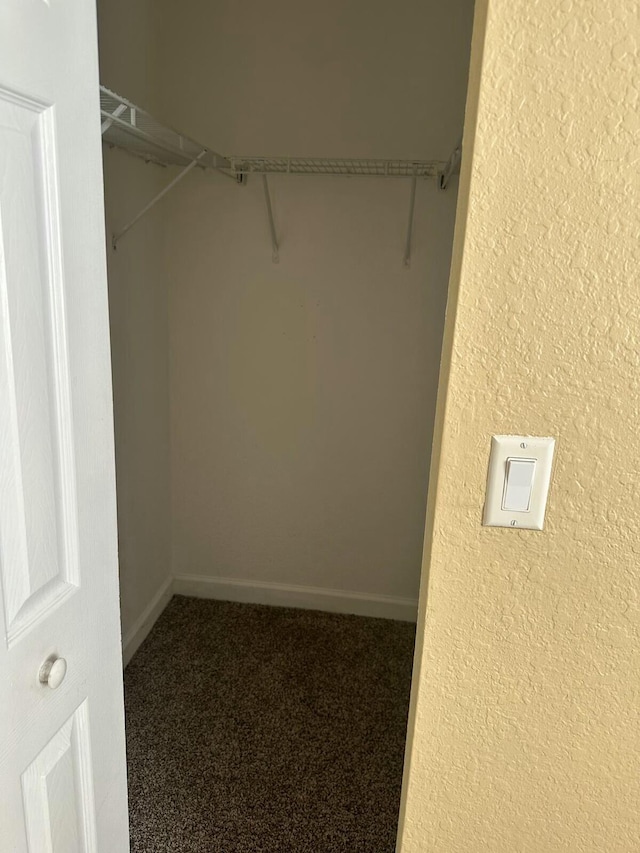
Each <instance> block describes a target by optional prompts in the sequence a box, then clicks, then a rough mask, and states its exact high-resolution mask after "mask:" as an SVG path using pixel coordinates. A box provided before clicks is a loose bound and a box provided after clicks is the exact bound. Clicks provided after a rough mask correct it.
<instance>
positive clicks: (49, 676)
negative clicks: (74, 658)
mask: <svg viewBox="0 0 640 853" xmlns="http://www.w3.org/2000/svg"><path fill="white" fill-rule="evenodd" d="M66 674H67V662H66V660H65V659H64V658H56V657H50V658H47V660H46V661H45V662H44V663H43V664H42V666H41V667H40V672H39V673H38V679H39V681H40V684H46V685H47V686H48V687H50V688H51V689H52V690H55V689H56V687H60V685H61V684H62V682H63V681H64V677H65V675H66Z"/></svg>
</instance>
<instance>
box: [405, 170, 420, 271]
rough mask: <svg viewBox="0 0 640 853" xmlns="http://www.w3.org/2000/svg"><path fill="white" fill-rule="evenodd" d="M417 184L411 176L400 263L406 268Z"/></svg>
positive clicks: (408, 263)
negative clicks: (405, 237)
mask: <svg viewBox="0 0 640 853" xmlns="http://www.w3.org/2000/svg"><path fill="white" fill-rule="evenodd" d="M417 183H418V178H417V175H416V174H415V171H414V174H413V177H412V178H411V193H410V195H409V221H408V222H407V242H406V243H405V247H404V257H403V259H402V263H403V264H404V265H405V267H407V269H408V268H409V267H410V266H411V237H412V235H413V211H414V210H415V206H416V186H417Z"/></svg>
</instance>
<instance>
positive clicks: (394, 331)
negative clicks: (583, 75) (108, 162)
mask: <svg viewBox="0 0 640 853" xmlns="http://www.w3.org/2000/svg"><path fill="white" fill-rule="evenodd" d="M472 6H473V4H472V2H471V0H452V1H451V2H450V3H448V4H447V8H446V9H445V7H444V6H443V4H438V3H426V4H425V3H422V2H418V0H402V2H400V3H399V4H396V5H395V6H393V7H392V6H391V5H390V4H388V3H387V4H385V3H382V2H375V3H374V4H373V5H372V4H371V3H369V2H364V0H354V2H350V3H346V4H345V3H344V2H343V0H327V2H326V3H323V4H321V5H319V4H317V3H303V4H300V3H298V2H293V0H275V2H274V3H271V4H268V5H265V4H264V3H261V2H257V0H240V2H229V1H228V0H223V2H221V3H220V4H216V5H215V7H214V6H212V5H211V4H207V3H206V2H203V0H188V2H187V3H185V4H184V5H183V4H180V5H179V6H178V4H175V3H172V2H170V1H169V2H167V0H165V2H162V3H160V8H161V9H162V10H163V19H162V33H163V53H162V55H163V63H162V75H163V76H162V79H163V86H162V94H163V98H164V104H163V106H162V109H163V110H164V112H165V114H166V116H167V117H168V120H170V121H171V123H173V124H179V125H180V127H183V128H185V129H186V130H188V131H190V132H192V133H193V134H194V135H197V136H198V137H199V138H201V139H202V140H203V141H205V142H209V143H210V144H211V145H213V146H219V148H220V149H221V150H222V151H223V152H225V153H233V152H236V153H255V154H268V153H275V154H282V153H288V154H292V155H300V156H305V155H309V156H314V155H315V156H318V155H320V156H322V155H324V156H338V157H340V156H361V157H362V156H368V155H375V156H378V157H385V156H387V157H394V156H403V157H406V156H420V157H442V158H446V157H447V156H448V155H449V153H450V151H451V149H452V147H453V145H454V144H455V142H456V140H457V137H458V136H459V134H460V131H461V128H462V122H463V114H464V97H465V85H466V72H467V67H468V56H469V43H470V34H471V23H472ZM271 186H272V192H273V203H274V211H275V218H276V223H277V228H278V233H279V236H280V238H281V241H282V250H281V260H280V263H279V264H278V265H274V264H273V263H272V262H271V251H270V243H269V233H268V225H267V218H266V212H265V207H264V198H263V194H262V186H261V183H260V181H259V180H253V179H252V180H250V182H249V185H248V186H247V187H246V188H243V189H239V188H238V187H236V186H234V185H233V184H232V183H231V182H230V181H228V180H227V179H225V178H222V177H219V176H202V175H199V174H196V175H192V176H189V177H188V178H187V179H186V180H185V182H184V184H183V185H181V186H180V187H179V188H177V190H176V191H175V195H173V197H172V201H171V205H169V206H168V207H167V208H166V211H167V213H166V215H167V217H168V220H167V223H168V224H167V239H166V246H165V258H166V263H167V269H168V270H169V274H170V277H171V310H170V317H171V395H172V460H173V486H174V491H173V516H174V555H175V558H174V571H175V572H176V573H187V574H198V575H203V576H205V577H206V576H214V577H216V576H222V577H228V578H232V579H234V580H247V581H260V582H267V583H268V582H277V583H285V584H293V585H303V586H311V587H313V586H315V587H323V588H332V589H338V590H353V591H356V592H361V593H370V594H381V595H389V596H395V597H399V598H408V599H414V600H415V598H417V590H418V584H419V574H420V555H421V549H422V534H423V525H424V506H425V502H426V485H427V471H428V458H429V449H430V445H431V431H432V423H433V415H434V410H435V397H436V390H437V375H438V367H439V355H440V346H441V337H442V328H443V316H444V305H445V300H446V291H447V281H448V272H449V261H450V252H451V243H452V237H453V219H454V215H455V195H456V189H457V183H456V182H454V183H453V185H452V187H451V189H450V190H449V191H448V192H446V193H438V192H436V191H435V189H434V185H433V183H431V184H425V183H423V182H421V183H420V185H419V187H418V198H417V204H416V219H415V230H414V254H413V263H412V268H411V270H405V269H404V268H403V266H402V253H403V250H404V241H405V234H406V222H407V211H408V200H409V184H408V182H407V181H400V182H396V181H386V182H385V181H381V180H373V181H367V180H361V179H358V180H344V179H336V178H311V179H304V178H299V177H293V178H288V179H287V178H282V179H280V180H272V182H271Z"/></svg>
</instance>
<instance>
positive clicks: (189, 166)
mask: <svg viewBox="0 0 640 853" xmlns="http://www.w3.org/2000/svg"><path fill="white" fill-rule="evenodd" d="M206 153H207V149H206V148H205V149H203V150H202V151H201V152H200V153H199V154H198V156H197V157H196V158H195V160H192V161H191V162H190V163H188V164H187V165H186V166H185V167H184V169H183V170H182V171H181V172H178V174H177V175H176V176H175V178H174V179H173V180H172V181H169V183H168V184H167V185H166V187H165V188H164V189H162V190H160V192H159V193H158V194H157V195H155V196H154V197H153V198H152V199H151V201H150V202H149V203H148V204H146V205H145V206H144V207H143V208H142V210H141V211H140V213H138V214H137V216H134V217H133V219H132V220H131V222H129V223H128V224H127V225H125V226H124V228H122V229H121V230H120V231H118V233H117V234H114V235H113V239H112V241H111V245H112V246H113V248H114V249H115V248H116V247H117V245H118V243H119V242H120V240H121V239H122V238H123V237H124V235H125V234H126V233H127V231H129V230H130V229H131V228H133V226H134V225H135V224H136V222H139V220H140V219H142V217H143V216H144V215H145V213H147V212H148V211H149V210H151V208H152V207H153V206H154V205H155V204H157V203H158V202H159V201H160V199H161V198H163V197H164V196H165V195H166V194H167V193H168V192H169V190H171V189H173V188H174V187H175V185H176V184H177V183H178V181H181V180H182V179H183V178H184V176H185V175H187V174H188V173H189V172H190V171H191V170H192V169H193V167H194V166H197V165H198V161H199V160H200V158H201V157H204V155H205V154H206Z"/></svg>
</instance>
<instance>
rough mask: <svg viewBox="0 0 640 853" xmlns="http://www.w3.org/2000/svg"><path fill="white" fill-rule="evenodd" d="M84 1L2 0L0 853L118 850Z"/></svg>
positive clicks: (109, 435) (90, 36) (114, 683)
mask: <svg viewBox="0 0 640 853" xmlns="http://www.w3.org/2000/svg"><path fill="white" fill-rule="evenodd" d="M103 216H104V214H103V200H102V159H101V144H100V118H99V105H98V55H97V38H96V14H95V3H94V0H0V851H2V853H27V851H28V853H98V851H99V853H126V851H128V850H129V841H128V831H127V800H126V773H125V748H124V719H123V700H122V668H121V667H122V662H121V642H120V624H119V612H118V570H117V544H116V511H115V476H114V450H113V417H112V399H111V375H110V358H109V331H108V312H107V287H106V271H105V239H104V220H103Z"/></svg>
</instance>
